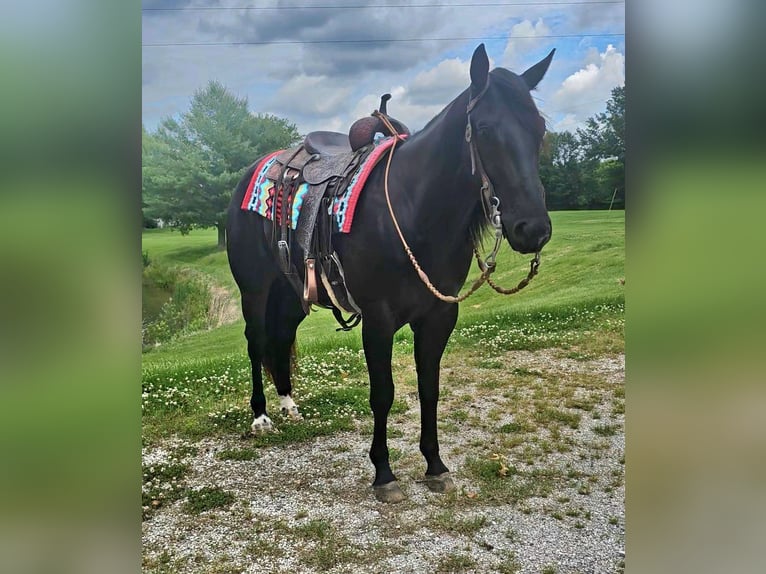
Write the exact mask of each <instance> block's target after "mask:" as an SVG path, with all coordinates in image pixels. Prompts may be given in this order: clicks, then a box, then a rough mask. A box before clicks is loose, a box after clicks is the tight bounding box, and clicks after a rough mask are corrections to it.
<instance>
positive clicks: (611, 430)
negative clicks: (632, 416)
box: [593, 424, 620, 436]
mask: <svg viewBox="0 0 766 574" xmlns="http://www.w3.org/2000/svg"><path fill="white" fill-rule="evenodd" d="M619 428H620V427H619V426H618V425H609V424H603V425H596V426H594V427H593V432H594V433H596V434H597V435H599V436H614V435H616V434H617V431H618V430H619Z"/></svg>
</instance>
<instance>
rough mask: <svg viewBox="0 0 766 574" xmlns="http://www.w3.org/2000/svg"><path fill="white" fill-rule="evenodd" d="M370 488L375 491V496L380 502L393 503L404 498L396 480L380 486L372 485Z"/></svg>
mask: <svg viewBox="0 0 766 574" xmlns="http://www.w3.org/2000/svg"><path fill="white" fill-rule="evenodd" d="M372 488H373V490H374V491H375V498H377V499H378V500H379V501H380V502H386V503H389V504H394V503H396V502H401V501H402V500H404V493H403V492H402V489H401V488H399V485H398V484H397V483H396V481H392V482H388V483H386V484H384V485H382V486H373V487H372Z"/></svg>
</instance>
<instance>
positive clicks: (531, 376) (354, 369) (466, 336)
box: [142, 212, 625, 460]
mask: <svg viewBox="0 0 766 574" xmlns="http://www.w3.org/2000/svg"><path fill="white" fill-rule="evenodd" d="M551 218H552V221H553V229H554V232H553V239H552V240H551V242H550V243H549V245H548V246H546V249H545V251H544V253H543V256H542V264H541V268H540V274H539V275H538V276H537V277H536V278H535V280H534V281H533V282H532V283H530V285H529V287H528V288H527V289H525V290H524V291H523V292H521V293H520V294H518V295H516V296H512V297H502V296H500V295H497V294H496V293H494V291H492V290H490V289H481V290H479V291H478V292H477V293H476V294H475V295H474V296H472V297H471V298H470V299H468V300H467V301H466V302H465V303H463V304H462V305H461V308H460V319H459V321H458V325H457V327H456V329H455V332H454V333H453V336H452V338H451V341H450V344H449V345H448V348H447V353H448V354H451V355H455V356H457V357H460V358H461V359H462V357H463V356H465V359H466V361H465V362H466V363H467V364H473V365H477V366H478V367H480V368H483V369H488V371H487V372H490V373H493V375H492V377H491V380H489V381H488V382H487V385H488V388H492V389H494V388H502V386H503V382H502V380H503V377H504V376H506V375H505V371H504V369H506V368H507V366H506V365H503V364H502V361H500V360H499V359H498V356H499V355H500V354H501V353H503V352H504V351H506V350H510V349H523V350H536V349H543V348H550V347H556V348H561V349H564V351H565V352H567V353H569V354H570V355H571V356H573V357H575V356H576V357H580V356H582V357H592V356H599V355H602V354H604V353H614V352H621V351H622V348H623V342H622V341H623V324H624V319H623V317H624V286H622V285H621V283H620V281H619V280H620V279H621V278H624V274H625V273H624V216H623V212H612V213H608V212H554V213H551ZM215 244H216V231H215V230H214V229H209V230H193V231H192V232H190V233H189V234H188V235H186V236H182V235H180V234H179V233H177V232H172V231H169V230H146V231H145V232H144V234H143V237H142V250H143V251H145V252H147V253H148V256H149V258H150V259H151V260H152V262H158V263H161V264H162V265H165V266H179V267H181V268H188V269H190V270H192V271H194V272H196V273H200V274H204V275H207V276H208V277H209V278H210V279H211V280H212V281H213V282H214V283H216V284H218V285H220V286H222V287H224V288H226V289H229V290H230V292H231V293H232V296H235V294H236V290H235V285H234V282H233V279H232V278H231V275H230V273H229V270H228V264H227V260H226V254H225V253H224V252H221V251H217V250H216V246H215ZM527 259H528V257H526V256H521V255H519V254H516V253H514V252H512V251H510V249H508V248H505V249H504V250H503V252H502V253H501V254H500V256H499V258H498V271H497V273H496V274H495V275H494V276H493V277H494V279H495V280H496V281H497V283H499V284H501V285H509V284H515V283H517V282H518V279H519V278H520V277H523V276H524V274H525V269H526V268H527ZM469 280H470V279H469ZM335 326H336V325H335V321H334V318H333V317H332V315H331V314H330V313H329V312H324V311H321V312H316V313H312V314H311V315H310V316H309V317H307V318H306V320H305V321H304V322H303V323H302V324H301V326H300V328H299V331H298V340H297V349H298V354H299V359H298V373H297V375H296V376H295V380H294V395H295V398H296V402H297V403H298V404H299V406H300V408H301V412H302V414H303V415H304V420H303V421H300V422H294V421H288V420H285V419H282V418H281V417H280V415H279V414H278V413H276V409H275V408H274V407H273V406H272V408H271V414H272V418H273V419H274V420H275V423H276V424H277V426H279V429H280V431H281V432H280V433H279V434H271V435H265V436H261V437H253V438H252V439H251V440H250V442H249V443H248V444H247V447H246V448H245V449H243V450H242V452H231V453H219V456H223V457H232V458H228V459H227V460H252V459H249V458H244V459H236V458H233V457H237V456H243V457H248V456H252V455H253V453H255V454H256V455H257V449H258V448H260V447H263V446H266V445H272V444H280V443H289V442H297V441H303V440H308V439H310V438H312V437H316V436H322V435H327V434H332V433H335V432H338V431H341V430H350V429H353V428H356V427H357V425H358V423H359V421H361V420H369V419H370V412H369V404H368V393H369V390H368V382H367V374H366V368H365V363H364V358H363V354H362V351H361V348H362V347H361V329H356V330H354V331H352V332H347V333H344V332H340V333H338V332H335ZM243 331H244V323H243V321H242V320H241V319H239V320H237V321H236V322H234V323H232V324H228V325H223V326H221V327H218V328H215V329H210V330H205V331H201V332H197V333H192V334H188V335H183V336H180V337H178V338H177V339H175V340H173V341H171V342H169V343H165V344H162V345H159V346H157V347H155V348H152V349H150V350H148V351H147V352H145V353H144V354H143V367H142V370H143V373H142V375H143V376H142V413H143V439H144V444H152V443H153V442H155V441H157V440H160V439H162V438H163V437H167V436H171V435H177V436H179V437H181V438H186V439H190V440H198V439H200V438H202V437H206V436H216V435H232V434H234V435H240V434H242V433H244V432H247V431H248V430H249V423H250V417H251V413H250V409H249V405H248V399H249V393H250V383H249V378H250V374H249V371H250V366H249V362H248V359H247V355H246V352H245V349H246V343H245V339H244V336H243ZM411 356H412V333H411V331H410V330H409V329H402V330H401V331H400V332H398V333H397V335H396V338H395V345H394V367H395V370H398V371H397V372H405V371H406V370H407V369H408V368H411V367H410V366H411V365H412V359H411ZM494 373H496V374H494ZM512 374H513V376H514V377H517V378H519V379H520V380H522V379H523V380H525V381H526V380H529V381H534V380H535V379H537V378H539V377H540V373H539V372H538V371H534V370H529V369H524V368H516V369H514V370H513V371H512ZM407 377H408V381H410V382H408V384H410V385H411V384H414V381H412V380H411V378H410V377H411V376H410V375H407ZM399 378H401V377H399ZM444 388H445V390H447V389H448V387H447V385H445V386H444ZM265 389H266V397H267V401H268V402H269V404H270V405H275V404H277V402H276V399H277V397H276V392H275V391H274V389H273V385H271V384H266V385H265ZM445 396H446V395H445ZM565 400H566V398H565ZM569 400H570V402H569V403H566V402H562V403H560V406H564V407H566V408H563V409H562V408H560V406H558V405H557V406H551V405H547V406H546V405H545V401H543V403H541V406H540V407H539V408H538V409H537V410H536V411H535V412H534V414H533V417H532V418H531V419H530V418H527V419H524V420H521V419H519V420H518V421H517V422H514V423H508V424H506V425H498V426H500V427H501V432H502V433H506V434H508V435H511V436H510V437H509V438H513V435H518V436H519V437H520V436H521V435H522V433H524V432H529V431H531V430H534V428H535V427H536V425H537V426H546V425H554V424H560V425H563V426H566V427H572V428H576V427H577V426H578V425H579V424H580V416H581V415H580V413H581V412H584V411H587V410H588V408H589V407H590V403H589V401H588V400H587V399H574V398H571V397H569ZM578 400H579V401H580V402H577V401H578ZM407 408H408V407H407V404H406V403H405V402H404V401H402V400H397V401H396V402H395V405H394V409H393V413H392V414H397V413H402V412H405V411H406V410H407ZM620 409H622V410H624V400H623V398H622V397H620V396H616V397H615V405H614V410H615V412H619V410H620ZM467 414H468V413H467V412H466V410H465V409H464V408H463V409H456V410H455V411H453V412H452V413H451V416H450V417H444V418H443V419H442V422H443V423H445V424H449V423H450V422H452V423H457V424H462V423H464V422H465V423H466V424H469V423H470V422H471V420H472V418H471V417H468V416H467ZM365 424H367V423H365ZM516 425H518V426H516Z"/></svg>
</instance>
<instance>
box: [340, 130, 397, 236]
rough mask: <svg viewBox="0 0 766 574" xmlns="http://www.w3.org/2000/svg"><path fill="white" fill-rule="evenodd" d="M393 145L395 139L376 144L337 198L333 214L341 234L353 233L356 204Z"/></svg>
mask: <svg viewBox="0 0 766 574" xmlns="http://www.w3.org/2000/svg"><path fill="white" fill-rule="evenodd" d="M406 137H407V136H406V135H400V136H399V139H400V140H403V139H404V138H406ZM393 143H394V138H393V137H387V138H384V139H382V140H380V141H379V142H378V143H376V144H375V148H373V150H372V151H371V152H370V155H368V156H367V157H366V158H365V160H364V162H363V163H362V165H360V166H359V169H358V170H357V171H356V173H355V174H354V177H352V178H351V182H350V183H349V184H348V187H347V188H346V191H344V192H343V193H342V194H341V195H339V196H338V197H336V198H335V201H334V202H333V207H332V212H333V214H334V215H335V224H336V226H337V230H338V231H339V232H341V233H349V232H350V231H351V224H352V223H353V221H354V211H355V210H356V203H357V201H359V196H360V195H361V193H362V189H363V188H364V185H365V184H366V183H367V178H368V177H369V176H370V174H371V173H372V170H373V168H374V167H375V166H376V165H377V164H378V162H379V161H380V159H381V158H382V157H383V156H384V155H385V153H386V152H387V151H388V148H390V147H391V145H392V144H393Z"/></svg>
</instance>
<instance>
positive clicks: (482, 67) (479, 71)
mask: <svg viewBox="0 0 766 574" xmlns="http://www.w3.org/2000/svg"><path fill="white" fill-rule="evenodd" d="M488 75H489V58H487V51H486V50H485V49H484V44H483V43H482V44H479V45H478V47H477V48H476V49H475V50H474V52H473V56H472V57H471V85H472V86H474V88H475V89H476V90H477V91H478V90H481V89H483V88H484V86H486V85H487V76H488Z"/></svg>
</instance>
